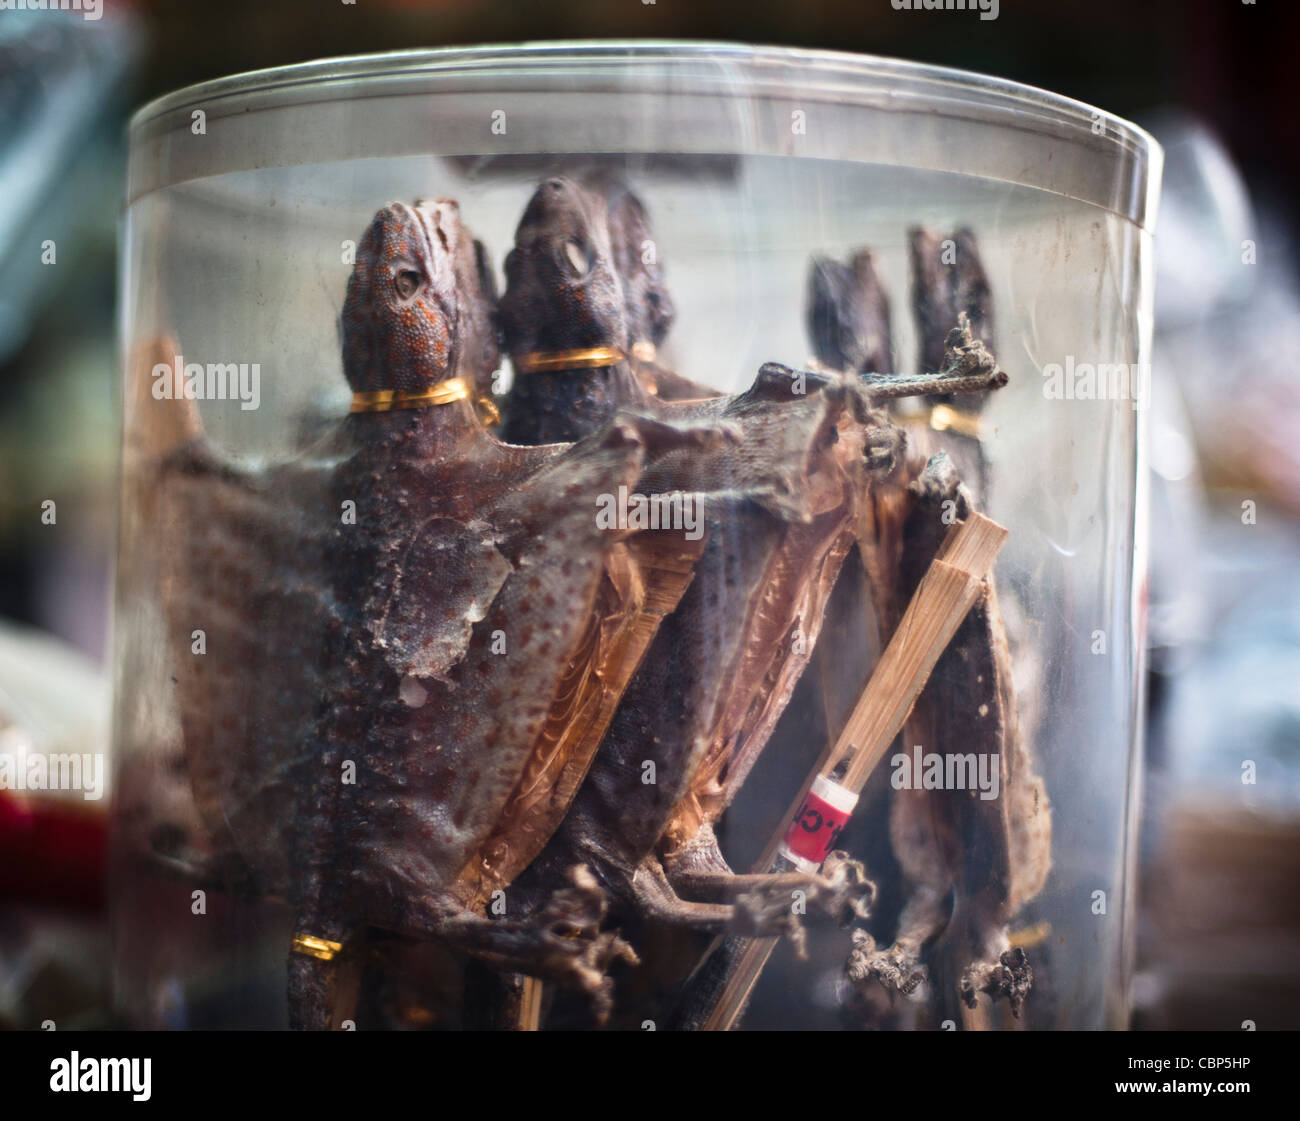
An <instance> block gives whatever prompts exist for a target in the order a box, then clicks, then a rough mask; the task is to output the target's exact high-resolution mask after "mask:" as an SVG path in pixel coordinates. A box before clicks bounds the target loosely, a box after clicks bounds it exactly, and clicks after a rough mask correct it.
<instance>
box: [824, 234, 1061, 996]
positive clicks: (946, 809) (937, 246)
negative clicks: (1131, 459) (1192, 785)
mask: <svg viewBox="0 0 1300 1121" xmlns="http://www.w3.org/2000/svg"><path fill="white" fill-rule="evenodd" d="M949 241H950V242H951V243H952V246H954V247H955V249H954V252H955V254H956V256H955V259H952V260H949V261H947V262H946V263H944V260H943V248H942V247H943V246H944V245H945V244H946V243H945V242H944V241H942V240H941V239H940V238H939V237H938V235H935V234H932V233H928V232H926V231H921V230H914V231H913V232H912V237H911V245H912V257H913V267H914V287H913V301H914V308H915V312H916V316H917V327H918V332H919V337H920V342H921V354H922V359H921V361H922V367H923V369H928V368H930V363H932V362H935V361H936V360H937V359H936V354H942V355H943V362H944V363H945V364H946V365H948V366H951V365H952V364H953V362H954V361H960V362H964V363H966V364H967V365H969V366H971V367H972V368H975V367H979V366H983V365H993V361H992V358H991V355H989V353H988V350H987V348H986V347H985V346H984V344H983V342H982V339H983V338H989V337H991V335H992V323H991V303H990V298H989V285H988V282H987V279H986V278H985V275H984V270H983V265H982V263H981V262H980V259H979V256H978V253H977V251H976V247H975V241H974V237H973V235H971V234H970V233H969V232H968V231H959V232H958V233H956V234H954V235H953V237H952V238H951V239H949ZM815 275H816V270H815V268H814V276H815ZM840 297H841V299H842V300H843V301H844V302H845V303H846V304H847V305H848V306H846V307H845V308H844V309H843V310H842V311H841V313H840V314H839V315H838V316H835V315H834V314H831V315H830V316H828V318H830V319H833V320H835V321H837V322H839V323H841V324H852V323H853V322H854V321H855V320H854V318H853V317H854V316H855V314H856V315H858V320H857V321H862V319H863V317H862V316H861V315H860V313H859V312H857V311H856V310H855V309H857V308H860V307H862V306H864V305H865V306H870V305H871V304H872V303H873V302H875V301H876V296H875V290H874V288H873V287H872V285H871V284H870V283H864V284H847V285H845V286H844V287H843V288H842V289H841V292H840ZM947 315H955V317H956V318H958V319H959V321H960V323H961V329H962V331H964V332H965V334H964V335H963V336H962V337H961V338H956V337H955V336H957V334H958V333H957V332H945V330H944V328H943V327H942V326H941V324H943V322H944V319H943V317H944V316H947ZM972 317H973V321H972ZM866 318H870V317H866ZM945 334H946V337H945ZM814 339H815V341H816V335H814ZM939 341H941V342H942V344H943V348H944V349H943V350H942V351H939V350H938V349H937V347H936V342H939ZM954 343H957V347H956V349H955V350H954ZM822 349H823V347H822V346H821V345H820V344H818V350H819V355H820V353H821V352H822ZM849 349H850V350H851V349H852V348H849ZM857 349H858V351H865V350H866V349H867V342H866V341H865V340H864V341H863V342H862V343H861V345H860V346H859V347H858V348H857ZM944 400H946V401H947V402H951V404H947V403H944V402H943V401H940V402H939V403H938V404H936V405H934V406H933V407H932V409H931V412H930V414H929V417H928V420H929V422H930V423H929V425H928V427H926V428H913V429H912V430H911V432H910V433H909V436H910V443H909V447H910V450H911V451H912V453H913V454H912V455H911V456H910V457H909V462H908V464H907V466H906V469H905V471H904V473H903V475H902V477H901V480H900V481H902V482H905V483H906V490H905V491H900V490H895V493H894V495H893V496H892V497H889V498H887V500H886V501H885V503H883V504H881V503H877V505H876V506H875V507H874V509H873V511H872V517H871V518H869V519H868V520H867V521H865V522H864V524H863V532H862V535H861V538H860V548H861V549H862V552H863V556H864V561H865V563H866V566H867V568H868V570H869V571H870V572H871V573H872V580H871V595H872V600H873V602H874V605H875V614H876V618H877V620H878V623H879V625H880V627H881V628H882V635H883V636H887V635H888V634H889V633H891V632H892V630H893V628H894V627H895V626H896V625H897V621H898V617H899V611H900V610H901V604H902V603H904V602H906V597H907V596H908V595H910V593H911V590H912V589H913V588H914V587H915V586H916V584H917V582H918V581H919V579H920V577H921V575H922V574H923V573H924V571H925V569H926V567H927V566H928V565H929V563H930V561H931V560H932V559H933V557H934V555H935V552H936V551H937V549H938V547H939V545H940V543H941V541H942V539H943V536H944V534H945V532H946V530H947V524H946V523H950V522H951V520H952V519H953V518H954V517H956V518H964V517H966V516H967V514H968V513H969V511H971V510H972V509H975V508H976V506H977V505H979V504H980V498H981V497H982V495H983V492H984V479H985V475H986V460H985V455H984V451H983V446H982V444H981V443H980V441H979V435H978V431H979V430H978V414H979V411H980V409H981V407H982V399H981V398H979V397H977V396H971V395H966V394H955V395H952V396H950V397H947V398H946V399H944ZM941 448H943V449H949V450H951V452H952V456H953V459H955V460H957V462H958V463H959V464H961V465H962V471H961V472H959V471H958V470H957V469H955V468H954V464H953V459H950V458H949V456H948V455H947V454H944V452H942V451H940V449H941ZM936 453H937V454H936ZM926 460H928V463H926ZM961 473H965V474H966V475H967V476H968V477H971V478H973V479H975V480H976V482H975V490H976V494H975V496H973V495H972V493H971V491H970V490H968V489H967V487H965V486H963V485H962V483H961V479H960V474H961ZM908 480H910V482H908ZM887 491H888V488H886V487H884V486H882V487H880V488H878V493H879V494H880V495H881V496H882V497H884V496H885V495H886V494H887ZM1012 671H1013V666H1012V658H1011V655H1010V653H1009V651H1008V645H1007V638H1006V634H1005V630H1004V628H1003V623H1002V617H1001V614H1000V613H999V610H998V602H997V595H996V590H995V588H994V587H993V585H992V584H991V583H990V590H989V594H988V597H987V600H986V601H985V602H984V603H981V604H977V605H976V607H975V608H974V610H972V612H971V613H970V615H969V616H968V617H967V619H966V620H965V622H964V623H963V624H962V627H961V629H960V630H959V631H958V633H957V636H956V637H955V639H954V641H953V644H952V646H951V647H950V648H949V650H948V651H947V652H946V653H945V655H944V656H943V658H942V659H941V660H940V662H939V664H938V666H937V667H936V669H935V673H934V676H933V678H932V679H931V682H930V684H929V685H928V686H927V688H926V690H925V691H924V692H923V694H922V695H921V698H920V700H919V701H918V703H917V705H916V708H915V709H914V711H913V713H912V716H911V718H910V719H909V721H908V724H907V727H906V731H905V736H906V739H905V742H906V743H907V744H908V745H911V744H921V745H924V748H925V750H926V751H928V752H932V753H935V754H937V755H940V756H943V757H945V758H947V757H949V756H950V755H962V756H966V755H968V754H973V755H974V756H975V757H976V758H980V759H996V760H997V761H998V766H999V775H998V779H999V783H998V786H999V791H1000V793H999V795H998V796H997V797H994V798H981V797H978V796H976V797H972V796H971V792H970V791H967V790H957V791H953V790H921V789H903V790H898V791H896V792H895V794H894V801H893V810H892V813H891V836H892V840H893V848H894V851H895V854H896V855H897V857H898V860H899V863H900V865H901V867H902V869H903V873H904V875H905V876H906V877H907V880H908V882H909V895H908V902H907V903H906V905H905V907H904V908H903V912H902V914H901V916H900V919H899V929H898V932H897V935H896V937H895V941H894V943H893V945H891V946H889V947H888V948H886V949H878V948H877V947H876V946H875V944H874V942H873V941H872V940H871V939H870V937H869V936H867V935H866V934H865V932H858V934H857V935H856V945H855V949H854V952H853V955H852V956H851V958H850V962H849V966H848V974H849V977H850V979H852V980H853V981H855V982H857V983H859V984H866V983H867V982H869V981H873V980H875V981H880V982H882V983H883V984H884V985H885V986H886V987H887V988H889V989H893V990H896V991H900V992H903V993H905V994H910V993H912V992H914V991H915V990H916V989H917V987H918V986H919V985H920V984H921V983H922V981H924V980H925V979H926V977H927V975H928V974H929V969H928V968H927V966H926V965H925V962H926V961H930V962H934V963H935V964H936V968H940V967H941V968H940V972H941V974H942V975H941V976H937V977H935V982H936V983H935V985H934V989H935V992H936V998H935V999H936V1000H937V1002H938V1005H939V1007H940V1008H941V1009H942V1010H943V1013H944V1014H945V1015H947V1014H949V1012H950V1011H951V1006H950V1004H949V1003H948V1002H949V1001H951V1000H952V999H954V998H955V997H956V996H958V995H960V997H961V999H962V1000H963V1001H964V1002H965V1004H966V1005H967V1007H968V1008H969V1009H975V1008H977V1006H978V1002H977V994H978V993H979V992H985V993H988V994H989V995H990V996H992V997H994V998H996V997H998V996H1005V997H1007V999H1008V1002H1009V1004H1010V1006H1011V1008H1012V1011H1013V1013H1015V1014H1016V1015H1019V1012H1020V1007H1021V1004H1022V1003H1023V1000H1024V997H1025V994H1026V993H1027V992H1028V989H1029V985H1030V982H1031V978H1032V972H1031V970H1030V969H1029V966H1028V962H1027V960H1026V958H1025V955H1024V951H1023V950H1021V949H1018V948H1012V947H1011V946H1010V943H1009V940H1008V932H1007V926H1008V923H1009V922H1010V921H1011V919H1012V918H1013V917H1014V916H1015V914H1016V913H1017V912H1018V910H1019V909H1020V907H1021V906H1022V905H1023V904H1024V903H1025V902H1026V901H1028V900H1029V899H1032V898H1033V897H1034V896H1035V895H1036V894H1037V893H1038V892H1039V891H1040V890H1041V888H1042V885H1043V883H1044V881H1045V879H1046V874H1047V871H1048V868H1049V866H1050V823H1051V819H1050V812H1049V808H1048V801H1047V795H1046V792H1045V790H1044V788H1043V784H1042V780H1041V779H1040V778H1039V777H1038V775H1037V773H1036V769H1035V765H1034V761H1033V758H1032V754H1031V752H1030V750H1029V747H1028V737H1027V736H1026V735H1024V734H1022V731H1021V727H1020V722H1019V713H1018V708H1017V705H1016V701H1015V695H1014V690H1013V686H1012V677H1013V672H1012ZM954 973H955V975H953V974H954Z"/></svg>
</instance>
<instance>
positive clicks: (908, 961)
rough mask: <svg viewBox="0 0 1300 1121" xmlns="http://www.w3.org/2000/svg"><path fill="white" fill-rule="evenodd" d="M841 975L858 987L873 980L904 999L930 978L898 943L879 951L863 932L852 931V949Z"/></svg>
mask: <svg viewBox="0 0 1300 1121" xmlns="http://www.w3.org/2000/svg"><path fill="white" fill-rule="evenodd" d="M844 974H845V976H846V977H848V979H849V981H850V982H851V983H852V984H853V985H855V986H857V987H858V988H862V987H864V986H866V985H867V984H869V983H870V982H872V981H875V982H878V983H879V984H881V985H883V986H884V988H885V989H886V990H888V991H890V992H899V993H902V994H903V995H904V996H911V995H912V994H913V993H914V992H916V990H917V989H918V988H919V987H920V986H921V984H922V983H923V982H924V981H925V980H926V979H927V978H928V977H929V972H928V971H927V970H926V967H925V966H924V965H922V964H921V963H920V962H919V961H917V960H916V958H915V957H914V956H913V955H912V954H911V953H909V952H908V951H907V950H905V949H903V948H902V947H901V946H899V945H898V944H897V943H895V944H894V945H892V946H890V947H889V948H888V949H884V950H881V949H878V948H877V947H876V940H875V939H874V938H872V937H871V935H870V934H868V933H867V932H866V931H865V930H855V931H854V932H853V949H852V951H850V953H849V958H848V961H846V962H845V963H844Z"/></svg>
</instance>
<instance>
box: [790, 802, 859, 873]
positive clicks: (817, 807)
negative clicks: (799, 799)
mask: <svg viewBox="0 0 1300 1121" xmlns="http://www.w3.org/2000/svg"><path fill="white" fill-rule="evenodd" d="M850 812H851V811H846V810H838V809H836V808H835V807H834V806H832V805H831V804H830V803H829V802H828V801H826V800H825V799H824V798H820V797H818V796H817V795H816V794H814V793H813V792H812V791H811V790H810V791H808V793H807V794H806V795H804V800H803V805H802V806H800V807H799V812H798V813H796V814H795V815H794V820H793V821H792V822H791V823H790V828H789V829H787V830H786V834H785V848H787V849H788V850H789V851H790V852H791V853H793V854H794V855H795V856H797V857H799V858H800V859H801V860H807V861H808V862H809V863H812V864H816V865H817V866H818V867H820V866H821V863H822V861H824V860H825V859H826V858H827V857H828V856H829V855H830V854H831V850H832V849H834V848H835V843H836V842H837V841H838V840H839V839H840V834H841V833H843V832H844V826H845V825H847V824H848V821H849V813H850Z"/></svg>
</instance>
